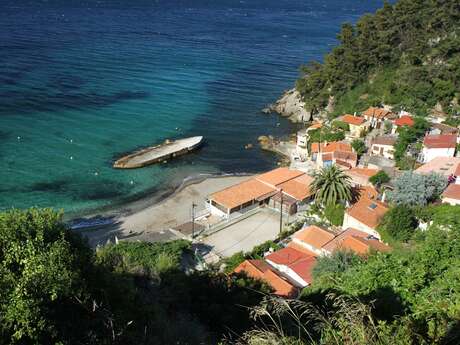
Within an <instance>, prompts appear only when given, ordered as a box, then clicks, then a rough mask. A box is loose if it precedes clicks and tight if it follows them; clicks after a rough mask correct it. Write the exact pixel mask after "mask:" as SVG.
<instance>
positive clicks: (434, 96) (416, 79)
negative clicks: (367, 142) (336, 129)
mask: <svg viewBox="0 0 460 345" xmlns="http://www.w3.org/2000/svg"><path fill="white" fill-rule="evenodd" d="M459 20H460V2H458V1H456V0H446V1H434V0H400V1H398V2H396V3H394V4H390V3H388V2H386V3H385V4H384V6H383V7H382V8H381V9H380V10H378V11H377V12H376V13H375V14H366V15H364V16H363V17H361V18H360V20H359V21H358V22H357V23H356V25H351V24H343V25H342V29H341V31H340V33H339V35H338V39H339V41H340V44H339V45H338V46H336V47H335V48H334V49H333V50H332V51H331V52H330V53H329V54H327V55H326V56H325V57H324V61H323V62H322V63H319V62H312V63H310V64H308V65H307V66H304V67H302V74H303V76H302V78H300V79H299V80H298V81H297V83H296V88H297V90H298V91H299V92H300V94H301V96H302V98H303V100H304V102H305V107H306V109H307V110H309V111H311V112H312V113H313V114H317V113H319V112H321V111H322V110H323V109H325V108H326V107H328V106H329V107H328V110H329V113H330V114H331V115H332V116H334V115H339V114H342V113H353V112H355V111H361V110H364V109H365V108H367V107H368V106H377V105H383V104H386V105H392V106H395V107H396V108H404V109H405V110H408V111H411V112H413V113H415V114H418V115H425V114H426V112H427V111H429V110H430V109H432V108H434V107H436V108H437V109H438V110H443V111H445V112H448V113H452V112H454V111H455V110H458V108H459V104H458V96H459V90H460V54H459V52H460V35H459V34H460V24H459V23H460V21H459ZM441 107H442V109H441Z"/></svg>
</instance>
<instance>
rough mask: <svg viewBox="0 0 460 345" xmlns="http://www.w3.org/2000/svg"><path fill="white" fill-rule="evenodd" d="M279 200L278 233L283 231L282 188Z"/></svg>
mask: <svg viewBox="0 0 460 345" xmlns="http://www.w3.org/2000/svg"><path fill="white" fill-rule="evenodd" d="M280 193H281V202H280V235H281V233H282V232H283V190H282V189H280Z"/></svg>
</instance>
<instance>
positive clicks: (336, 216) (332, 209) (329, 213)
mask: <svg viewBox="0 0 460 345" xmlns="http://www.w3.org/2000/svg"><path fill="white" fill-rule="evenodd" d="M344 214H345V207H344V206H343V205H342V204H331V205H327V206H326V208H325V209H324V216H325V217H326V219H327V220H328V221H329V222H330V223H331V224H332V225H335V226H341V225H342V224H343V217H344Z"/></svg>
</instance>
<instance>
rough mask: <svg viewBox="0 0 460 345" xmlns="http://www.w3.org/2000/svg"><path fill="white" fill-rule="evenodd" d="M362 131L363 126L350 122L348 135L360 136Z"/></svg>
mask: <svg viewBox="0 0 460 345" xmlns="http://www.w3.org/2000/svg"><path fill="white" fill-rule="evenodd" d="M362 131H364V127H363V126H356V125H351V124H350V136H351V137H354V138H359V137H360V136H361V132H362Z"/></svg>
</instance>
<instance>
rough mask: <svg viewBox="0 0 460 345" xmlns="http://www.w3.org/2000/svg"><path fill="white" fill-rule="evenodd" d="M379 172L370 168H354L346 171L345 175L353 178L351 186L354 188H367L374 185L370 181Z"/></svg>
mask: <svg viewBox="0 0 460 345" xmlns="http://www.w3.org/2000/svg"><path fill="white" fill-rule="evenodd" d="M378 172H379V171H378V170H377V169H369V168H352V169H350V170H345V174H346V175H348V176H350V178H351V185H352V186H353V187H367V186H370V185H372V183H370V182H369V179H370V178H371V177H372V176H374V175H375V174H377V173H378Z"/></svg>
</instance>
